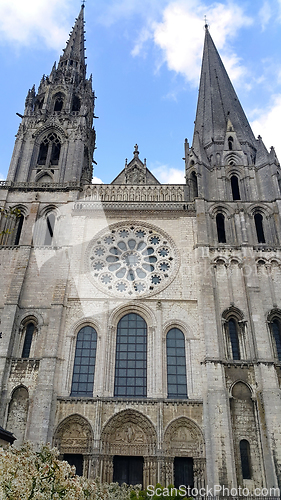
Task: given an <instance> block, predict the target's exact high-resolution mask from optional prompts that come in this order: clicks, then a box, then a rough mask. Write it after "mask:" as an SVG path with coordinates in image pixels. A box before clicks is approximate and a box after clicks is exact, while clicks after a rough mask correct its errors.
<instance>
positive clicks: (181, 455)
mask: <svg viewBox="0 0 281 500" xmlns="http://www.w3.org/2000/svg"><path fill="white" fill-rule="evenodd" d="M164 452H165V464H164V476H165V477H164V478H163V479H164V482H165V484H174V485H175V486H176V487H178V486H180V485H181V484H185V485H186V486H190V487H192V488H193V487H195V488H202V487H204V484H205V463H206V460H205V446H204V438H203V434H202V431H201V429H200V428H199V427H198V426H197V424H195V422H193V421H192V420H190V419H189V418H186V417H180V418H177V419H176V420H173V421H172V422H171V423H170V424H169V425H168V426H167V428H166V431H165V434H164Z"/></svg>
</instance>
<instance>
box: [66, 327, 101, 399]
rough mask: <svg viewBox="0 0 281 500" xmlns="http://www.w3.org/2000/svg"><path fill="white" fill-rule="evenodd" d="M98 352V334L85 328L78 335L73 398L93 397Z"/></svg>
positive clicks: (72, 388)
mask: <svg viewBox="0 0 281 500" xmlns="http://www.w3.org/2000/svg"><path fill="white" fill-rule="evenodd" d="M96 350H97V332H96V330H95V329H94V328H93V327H91V326H84V327H83V328H81V330H80V331H79V332H78V335H77V341H76V350H75V359H74V368H73V377H72V387H71V396H91V397H92V396H93V387H94V376H95V363H96Z"/></svg>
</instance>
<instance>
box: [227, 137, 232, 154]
mask: <svg viewBox="0 0 281 500" xmlns="http://www.w3.org/2000/svg"><path fill="white" fill-rule="evenodd" d="M228 149H229V151H232V150H233V137H231V135H230V136H229V138H228Z"/></svg>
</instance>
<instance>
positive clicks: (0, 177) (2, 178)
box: [0, 173, 5, 181]
mask: <svg viewBox="0 0 281 500" xmlns="http://www.w3.org/2000/svg"><path fill="white" fill-rule="evenodd" d="M4 180H5V177H4V175H3V174H1V173H0V181H4Z"/></svg>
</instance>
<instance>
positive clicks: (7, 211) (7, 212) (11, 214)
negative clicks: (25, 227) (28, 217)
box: [0, 207, 21, 236]
mask: <svg viewBox="0 0 281 500" xmlns="http://www.w3.org/2000/svg"><path fill="white" fill-rule="evenodd" d="M1 214H2V215H3V216H4V217H6V218H13V219H17V218H18V217H20V216H21V211H20V209H19V208H12V207H8V208H1V207H0V215H1ZM10 233H11V231H9V230H8V229H3V230H2V231H0V236H1V235H2V234H10Z"/></svg>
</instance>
